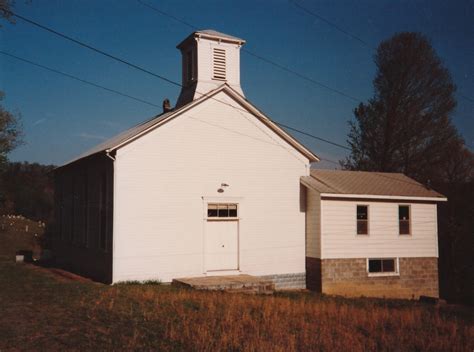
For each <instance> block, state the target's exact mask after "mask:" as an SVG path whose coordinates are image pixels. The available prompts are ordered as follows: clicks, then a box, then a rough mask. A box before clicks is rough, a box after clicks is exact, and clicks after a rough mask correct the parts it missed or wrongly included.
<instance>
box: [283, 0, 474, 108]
mask: <svg viewBox="0 0 474 352" xmlns="http://www.w3.org/2000/svg"><path fill="white" fill-rule="evenodd" d="M288 1H289V2H290V3H291V4H293V5H294V6H295V7H297V8H299V9H300V10H302V11H304V12H306V13H307V14H309V15H310V16H313V17H315V18H317V19H319V20H321V21H323V22H325V23H326V24H328V25H329V26H331V27H333V28H335V29H336V30H337V31H339V32H341V33H343V34H345V35H346V36H349V37H351V38H352V39H355V40H356V41H358V42H359V43H361V44H362V45H363V46H365V47H366V48H368V49H373V50H377V48H376V47H374V46H372V45H370V44H369V43H368V42H366V41H365V40H363V39H362V38H360V37H359V36H357V35H356V34H353V33H351V32H349V31H347V30H345V29H343V28H341V27H339V26H338V25H337V24H335V23H334V22H331V21H330V20H328V19H327V18H324V17H323V16H321V15H319V14H317V13H316V12H314V11H312V10H310V9H308V8H307V7H304V6H303V5H301V4H300V3H298V2H297V1H296V0H288ZM459 96H460V97H462V98H464V99H466V100H468V101H470V102H471V103H474V99H473V98H470V97H468V96H466V95H464V94H461V93H460V94H459Z"/></svg>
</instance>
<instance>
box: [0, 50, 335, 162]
mask: <svg viewBox="0 0 474 352" xmlns="http://www.w3.org/2000/svg"><path fill="white" fill-rule="evenodd" d="M0 54H2V55H5V56H8V57H11V58H13V59H15V60H18V61H21V62H24V63H27V64H29V65H32V66H36V67H39V68H42V69H44V70H46V71H50V72H53V73H56V74H59V75H62V76H64V77H67V78H70V79H73V80H76V81H78V82H80V83H84V84H87V85H90V86H92V87H95V88H99V89H103V90H105V91H108V92H110V93H114V94H118V95H120V96H123V97H127V98H130V99H133V100H135V101H138V102H140V103H143V104H147V105H151V106H154V107H158V108H159V107H160V106H159V105H156V104H154V103H151V102H149V101H146V100H143V99H140V98H137V97H134V96H131V95H129V94H126V93H123V92H120V91H118V90H115V89H111V88H107V87H105V86H102V85H100V84H98V83H94V82H90V81H87V80H85V79H82V78H79V77H77V76H73V75H71V74H69V73H65V72H62V71H59V70H56V69H54V68H51V67H48V66H45V65H42V64H39V63H37V62H34V61H31V60H28V59H25V58H22V57H19V56H16V55H13V54H11V53H8V52H6V51H2V50H0ZM275 123H276V124H278V125H281V126H282V127H284V128H287V129H290V130H293V131H295V132H298V133H301V134H304V135H307V136H310V137H313V138H316V139H318V140H322V141H324V142H326V143H330V144H334V143H333V142H331V141H327V140H324V139H322V138H320V137H317V136H313V135H311V134H308V133H306V132H303V131H300V130H298V129H295V128H292V127H290V126H286V125H283V124H279V123H277V122H275ZM335 145H337V144H335ZM319 159H320V160H324V161H327V162H330V163H333V164H336V165H339V163H338V162H336V161H334V160H330V159H326V158H322V157H321V158H319Z"/></svg>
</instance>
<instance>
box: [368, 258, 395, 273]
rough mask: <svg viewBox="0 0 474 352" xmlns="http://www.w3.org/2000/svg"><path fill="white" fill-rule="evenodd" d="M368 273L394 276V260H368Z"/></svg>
mask: <svg viewBox="0 0 474 352" xmlns="http://www.w3.org/2000/svg"><path fill="white" fill-rule="evenodd" d="M368 271H369V273H370V274H376V273H387V274H390V273H392V274H396V273H397V265H396V259H395V258H389V259H369V264H368Z"/></svg>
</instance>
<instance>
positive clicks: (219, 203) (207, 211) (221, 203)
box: [206, 202, 240, 221]
mask: <svg viewBox="0 0 474 352" xmlns="http://www.w3.org/2000/svg"><path fill="white" fill-rule="evenodd" d="M212 205H216V206H217V214H218V215H217V216H209V206H212ZM219 205H220V206H223V205H226V206H227V207H229V206H230V205H235V207H236V211H237V216H227V217H224V216H222V217H220V216H219ZM239 208H240V207H239V203H235V202H206V220H207V221H235V220H239V219H240V217H239V215H240V209H239Z"/></svg>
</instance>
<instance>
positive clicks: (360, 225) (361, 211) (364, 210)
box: [356, 205, 369, 235]
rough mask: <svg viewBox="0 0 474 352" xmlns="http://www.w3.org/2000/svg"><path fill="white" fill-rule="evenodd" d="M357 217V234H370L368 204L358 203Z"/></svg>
mask: <svg viewBox="0 0 474 352" xmlns="http://www.w3.org/2000/svg"><path fill="white" fill-rule="evenodd" d="M356 219H357V234H358V235H368V234H369V206H368V205H357V208H356Z"/></svg>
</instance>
